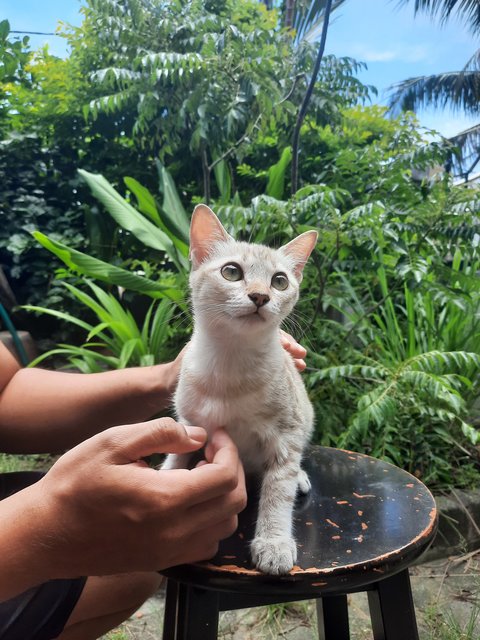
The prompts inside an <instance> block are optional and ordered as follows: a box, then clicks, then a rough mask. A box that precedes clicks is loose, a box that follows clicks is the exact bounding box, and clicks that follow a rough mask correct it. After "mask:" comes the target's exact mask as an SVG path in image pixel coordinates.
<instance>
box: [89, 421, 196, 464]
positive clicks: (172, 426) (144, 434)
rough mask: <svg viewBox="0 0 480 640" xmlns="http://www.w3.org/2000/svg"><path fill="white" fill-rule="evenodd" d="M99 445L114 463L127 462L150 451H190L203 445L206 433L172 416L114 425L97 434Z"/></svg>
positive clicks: (149, 453) (148, 453) (147, 454)
mask: <svg viewBox="0 0 480 640" xmlns="http://www.w3.org/2000/svg"><path fill="white" fill-rule="evenodd" d="M98 438H101V439H102V440H103V442H102V444H101V446H102V448H104V449H106V450H107V452H108V458H109V460H111V462H114V463H115V464H127V463H129V462H135V461H137V460H139V459H140V458H144V457H145V456H149V455H152V454H153V453H189V452H190V451H197V450H198V449H200V448H201V447H203V445H204V444H205V442H206V440H207V433H206V431H205V429H202V428H201V427H190V426H185V425H183V424H180V423H178V422H175V420H172V419H171V418H157V419H155V420H151V421H149V422H141V423H140V424H129V425H124V426H121V427H113V428H111V429H107V430H106V431H104V432H103V433H101V434H99V436H98Z"/></svg>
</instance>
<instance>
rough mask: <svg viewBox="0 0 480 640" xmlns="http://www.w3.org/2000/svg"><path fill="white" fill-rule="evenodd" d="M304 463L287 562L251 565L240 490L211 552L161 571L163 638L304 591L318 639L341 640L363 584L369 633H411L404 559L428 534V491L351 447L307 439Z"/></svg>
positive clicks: (191, 632)
mask: <svg viewBox="0 0 480 640" xmlns="http://www.w3.org/2000/svg"><path fill="white" fill-rule="evenodd" d="M304 468H305V470H306V471H307V472H308V475H309V477H310V480H311V482H312V490H311V492H310V493H309V494H308V495H307V496H304V497H302V498H299V500H298V501H297V504H296V507H295V512H294V530H295V539H296V541H297V546H298V559H297V565H296V566H294V567H293V569H292V570H291V571H290V573H289V574H287V575H285V576H269V575H265V574H262V573H260V572H259V571H257V570H256V569H255V568H254V566H253V565H252V563H251V560H250V556H249V548H248V542H249V541H250V540H251V539H252V537H253V532H254V527H255V515H256V508H257V504H256V498H255V495H252V496H250V495H249V504H248V506H247V508H246V509H245V511H244V512H243V513H242V514H240V517H239V526H238V529H237V531H236V532H235V534H234V535H233V536H231V537H230V538H228V539H227V540H223V541H222V542H221V544H220V547H219V551H218V553H217V555H216V556H215V558H213V559H212V560H210V561H209V562H202V563H198V564H190V565H181V566H177V567H173V568H171V569H168V570H167V571H165V572H164V574H165V575H166V576H167V578H168V582H167V595H166V604H165V618H164V627H163V640H213V639H214V638H217V628H218V615H219V612H220V611H227V610H233V609H243V608H248V607H257V606H261V605H267V604H274V603H281V602H292V601H298V600H307V599H308V600H310V599H316V600H317V616H318V629H319V637H320V639H323V640H347V639H348V638H349V637H350V634H349V623H348V610H347V594H349V593H353V592H355V591H366V592H367V593H368V602H369V608H370V615H371V622H372V629H373V637H374V640H418V631H417V624H416V619H415V610H414V607H413V600H412V593H411V589H410V579H409V574H408V566H409V565H410V564H411V563H412V562H413V561H414V560H416V559H417V558H418V557H419V556H420V555H421V554H422V553H423V552H424V551H425V550H426V549H427V547H428V546H429V544H430V542H431V541H432V539H433V537H434V534H435V531H436V527H437V510H436V506H435V501H434V499H433V496H432V495H431V493H430V492H429V491H428V489H427V488H426V487H425V485H423V484H422V483H421V482H420V481H419V480H417V478H415V477H413V476H411V475H410V474H409V473H407V472H406V471H402V470H401V469H398V468H397V467H395V466H393V465H391V464H389V463H387V462H382V461H380V460H376V459H375V458H371V457H370V456H366V455H363V454H359V453H353V452H351V451H343V450H338V449H331V448H328V447H312V448H311V450H309V452H308V454H307V456H306V458H305V461H304Z"/></svg>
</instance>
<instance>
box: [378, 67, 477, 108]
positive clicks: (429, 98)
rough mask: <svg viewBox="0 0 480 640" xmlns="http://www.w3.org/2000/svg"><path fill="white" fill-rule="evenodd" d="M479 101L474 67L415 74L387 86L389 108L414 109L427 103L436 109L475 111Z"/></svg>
mask: <svg viewBox="0 0 480 640" xmlns="http://www.w3.org/2000/svg"><path fill="white" fill-rule="evenodd" d="M479 104H480V75H479V72H478V71H475V70H468V69H463V70H462V71H449V72H447V73H440V74H436V75H432V76H417V77H416V78H408V79H407V80H403V81H402V82H399V83H397V84H395V85H393V86H392V87H391V97H390V106H391V108H392V110H393V111H398V110H402V109H403V110H412V111H416V110H418V109H420V108H423V107H427V106H429V107H434V108H437V109H445V108H447V107H448V108H450V109H452V110H453V111H457V112H458V111H464V112H466V113H469V114H474V115H476V114H478V113H479Z"/></svg>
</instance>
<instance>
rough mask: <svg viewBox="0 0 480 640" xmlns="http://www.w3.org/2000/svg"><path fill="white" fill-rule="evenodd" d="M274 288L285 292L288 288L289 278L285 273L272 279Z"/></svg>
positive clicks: (278, 274) (277, 274)
mask: <svg viewBox="0 0 480 640" xmlns="http://www.w3.org/2000/svg"><path fill="white" fill-rule="evenodd" d="M272 287H273V288H274V289H278V291H285V289H286V288H287V287H288V278H287V276H286V275H285V274H284V273H276V274H275V275H274V276H273V278H272Z"/></svg>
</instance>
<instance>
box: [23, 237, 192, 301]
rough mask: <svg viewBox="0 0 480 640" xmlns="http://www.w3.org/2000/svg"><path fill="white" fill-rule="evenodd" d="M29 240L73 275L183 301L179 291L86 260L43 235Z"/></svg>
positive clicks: (115, 268)
mask: <svg viewBox="0 0 480 640" xmlns="http://www.w3.org/2000/svg"><path fill="white" fill-rule="evenodd" d="M33 236H34V238H35V239H36V240H38V242H39V243H40V244H41V245H42V246H43V247H45V249H48V250H49V251H51V252H52V253H53V254H55V255H56V256H57V257H58V258H60V260H62V262H64V263H65V264H66V265H67V267H69V268H70V269H72V270H73V271H76V272H77V273H81V274H82V275H85V276H89V277H91V278H96V279H97V280H101V281H102V282H108V283H109V284H114V285H116V286H117V287H123V288H124V289H128V290H131V291H138V293H144V294H145V295H147V296H150V297H151V298H164V297H167V298H171V299H172V300H174V301H180V300H182V299H183V297H184V294H183V292H182V291H179V290H176V289H173V288H172V287H171V286H166V285H162V284H160V283H158V282H154V281H153V280H150V279H149V278H144V277H143V276H138V275H136V274H135V273H130V272H129V271H126V270H125V269H122V268H121V267H116V266H115V265H112V264H108V262H103V260H98V259H97V258H92V256H88V255H87V254H85V253H82V252H81V251H77V250H76V249H71V248H70V247H67V246H66V245H64V244H62V243H61V242H58V241H56V240H52V239H50V238H48V237H47V236H46V235H44V234H43V233H40V231H34V232H33Z"/></svg>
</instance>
